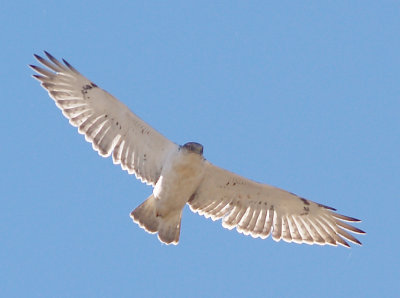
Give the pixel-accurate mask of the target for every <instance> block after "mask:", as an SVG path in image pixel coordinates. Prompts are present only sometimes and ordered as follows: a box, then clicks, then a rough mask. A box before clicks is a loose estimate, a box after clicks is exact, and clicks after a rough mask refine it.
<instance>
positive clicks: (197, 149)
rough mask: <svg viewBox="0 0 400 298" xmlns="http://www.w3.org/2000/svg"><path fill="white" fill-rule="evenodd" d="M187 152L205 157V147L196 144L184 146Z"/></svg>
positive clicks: (191, 143) (190, 143)
mask: <svg viewBox="0 0 400 298" xmlns="http://www.w3.org/2000/svg"><path fill="white" fill-rule="evenodd" d="M182 148H185V149H186V150H187V151H190V152H193V153H197V154H200V155H203V145H201V144H199V143H195V142H189V143H186V144H185V145H183V146H182Z"/></svg>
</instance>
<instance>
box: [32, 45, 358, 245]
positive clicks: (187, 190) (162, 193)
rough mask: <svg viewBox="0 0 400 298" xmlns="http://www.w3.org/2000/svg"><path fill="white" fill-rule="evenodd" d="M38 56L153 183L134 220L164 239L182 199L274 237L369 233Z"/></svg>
mask: <svg viewBox="0 0 400 298" xmlns="http://www.w3.org/2000/svg"><path fill="white" fill-rule="evenodd" d="M45 54H46V56H47V58H48V59H49V60H46V59H43V58H42V57H40V56H37V55H35V57H36V58H37V60H38V61H39V62H40V63H41V64H43V65H44V66H46V67H47V68H48V69H49V70H47V69H44V68H41V67H38V66H34V65H31V67H32V68H33V69H34V70H35V71H36V72H37V73H39V75H34V77H35V78H36V79H38V80H39V81H40V82H41V85H42V86H43V88H45V89H46V90H47V91H48V92H49V95H50V97H51V98H53V99H54V101H55V102H56V105H57V106H58V107H59V108H60V109H61V110H62V112H63V114H64V116H66V117H67V118H68V119H69V121H70V123H71V124H72V125H73V126H76V127H78V131H79V133H81V134H84V135H85V138H86V140H87V141H88V142H91V143H92V145H93V148H94V150H96V151H98V152H99V154H100V155H102V156H105V157H107V156H110V155H111V154H112V157H113V161H114V163H116V164H121V167H122V168H123V169H124V170H127V171H128V172H129V173H134V174H135V175H136V177H137V178H139V179H141V180H142V181H143V182H146V183H147V184H150V185H152V186H154V191H153V194H152V195H151V196H150V197H149V198H148V199H147V200H146V201H145V202H144V203H143V204H141V205H140V206H139V207H137V208H136V209H135V210H134V211H132V213H131V217H132V219H133V220H134V221H135V222H137V223H138V224H139V225H140V226H141V227H142V228H144V229H145V230H146V231H148V232H150V233H158V237H159V239H160V240H161V241H162V242H165V243H167V244H169V243H173V244H177V243H178V241H179V232H180V222H181V215H182V209H183V207H184V205H185V204H186V203H187V204H189V206H190V208H191V210H192V211H194V212H197V213H199V214H201V215H204V216H205V217H211V219H212V220H218V219H222V225H223V226H224V227H225V228H228V229H233V228H236V229H237V230H238V231H239V232H240V233H243V234H245V235H251V236H253V237H261V238H266V237H268V236H269V235H271V236H272V238H273V239H274V240H276V241H279V240H281V239H283V240H284V241H287V242H295V243H307V244H320V245H325V244H329V245H337V244H340V245H343V246H347V247H348V246H349V245H348V243H347V242H346V240H349V241H351V242H354V243H357V244H361V243H360V242H359V241H358V240H357V239H356V238H355V237H354V236H352V235H351V234H349V233H348V232H346V230H347V231H350V232H353V233H358V234H363V233H364V232H363V231H362V230H360V229H357V228H355V227H353V226H351V225H349V224H347V223H346V222H358V221H359V220H358V219H355V218H352V217H347V216H343V215H340V214H338V213H335V212H334V211H335V209H333V208H331V207H327V206H324V205H321V204H318V203H314V202H312V201H310V200H306V199H304V198H301V197H298V196H296V195H295V194H292V193H289V192H287V191H284V190H281V189H279V188H276V187H273V186H269V185H266V184H260V183H256V182H254V181H251V180H249V179H246V178H243V177H241V176H239V175H236V174H234V173H231V172H228V171H226V170H223V169H221V168H219V167H216V166H214V165H212V164H211V163H209V162H208V161H207V160H205V159H204V158H203V147H202V146H201V145H200V144H197V143H193V142H191V143H187V144H185V145H184V146H178V145H177V144H175V143H173V142H171V141H170V140H168V139H167V138H165V137H164V136H162V135H161V134H160V133H158V132H157V131H156V130H154V129H153V128H151V127H150V126H149V125H148V124H146V123H145V122H144V121H143V120H141V119H140V118H139V117H137V116H136V115H135V114H133V113H132V112H131V111H130V110H129V109H128V108H127V107H126V106H125V105H124V104H123V103H121V102H120V101H118V100H117V99H116V98H114V97H113V96H112V95H111V94H109V93H108V92H106V91H105V90H103V89H100V88H99V87H98V86H97V85H95V84H94V83H92V82H91V81H89V80H88V79H87V78H85V77H84V76H82V75H81V74H80V73H79V72H78V71H77V70H76V69H75V68H73V67H72V66H71V65H70V64H69V63H68V62H66V61H65V60H63V62H64V64H62V63H60V62H59V61H58V60H56V59H55V58H54V57H53V56H51V55H50V54H49V53H47V52H45Z"/></svg>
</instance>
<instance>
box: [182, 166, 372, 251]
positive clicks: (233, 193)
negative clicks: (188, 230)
mask: <svg viewBox="0 0 400 298" xmlns="http://www.w3.org/2000/svg"><path fill="white" fill-rule="evenodd" d="M206 163H207V165H206V172H205V178H204V180H203V182H202V184H201V185H200V187H199V188H198V190H197V191H196V193H195V194H194V195H193V196H192V198H191V199H190V200H189V202H188V204H189V205H190V208H191V210H192V211H194V212H197V213H199V214H200V215H204V216H205V217H207V218H208V217H211V219H212V220H217V219H220V218H223V220H222V225H223V227H225V228H227V229H233V228H235V227H236V229H237V230H238V232H240V233H243V234H245V235H249V234H250V235H251V236H253V237H261V238H266V237H268V236H269V235H270V234H271V235H272V238H273V239H274V240H275V241H279V240H281V239H283V240H284V241H286V242H292V241H293V242H295V243H307V244H319V245H325V244H330V245H334V246H336V245H337V244H341V245H343V246H347V247H349V244H348V243H347V242H346V241H345V239H347V240H350V241H351V242H354V243H357V244H360V245H361V242H360V241H358V240H357V239H356V238H355V237H354V236H352V235H350V234H349V233H347V232H346V231H345V230H348V231H351V232H354V233H358V234H364V232H363V231H362V230H360V229H357V228H355V227H353V226H351V225H349V224H347V223H345V222H346V221H347V222H358V221H359V220H358V219H355V218H352V217H348V216H344V215H340V214H338V213H335V212H334V211H335V209H333V208H331V207H328V206H324V205H321V204H318V203H315V202H312V201H309V200H306V199H304V198H301V197H298V196H296V195H295V194H292V193H290V192H287V191H284V190H282V189H279V188H276V187H273V186H269V185H266V184H260V183H256V182H254V181H251V180H248V179H246V178H243V177H241V176H239V175H236V174H234V173H231V172H228V171H226V170H224V169H221V168H219V167H216V166H214V165H212V164H211V163H209V162H207V161H206Z"/></svg>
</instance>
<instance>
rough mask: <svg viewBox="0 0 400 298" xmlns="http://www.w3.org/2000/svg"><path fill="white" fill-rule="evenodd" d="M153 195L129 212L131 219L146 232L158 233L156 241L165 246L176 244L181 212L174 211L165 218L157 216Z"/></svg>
mask: <svg viewBox="0 0 400 298" xmlns="http://www.w3.org/2000/svg"><path fill="white" fill-rule="evenodd" d="M155 203H156V202H155V198H154V196H153V195H151V196H149V197H148V198H147V200H146V201H144V202H143V203H142V204H141V205H139V206H138V207H137V208H136V209H135V210H133V211H132V212H131V218H132V219H133V221H134V222H136V223H137V224H138V225H139V226H140V227H141V228H143V229H145V230H146V231H147V232H149V233H151V234H154V233H158V239H160V241H161V242H163V243H166V244H175V245H176V244H178V242H179V234H180V229H181V217H182V210H174V211H172V212H170V213H168V214H167V215H165V216H159V215H158V214H157V206H156V204H155Z"/></svg>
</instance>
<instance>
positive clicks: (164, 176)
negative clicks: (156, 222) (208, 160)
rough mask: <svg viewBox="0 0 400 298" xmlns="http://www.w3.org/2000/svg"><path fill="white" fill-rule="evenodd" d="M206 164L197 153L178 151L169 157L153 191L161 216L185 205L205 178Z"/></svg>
mask: <svg viewBox="0 0 400 298" xmlns="http://www.w3.org/2000/svg"><path fill="white" fill-rule="evenodd" d="M204 164H205V163H204V159H203V157H202V156H201V155H199V154H196V153H185V152H182V151H178V152H177V153H176V154H173V155H172V156H171V157H170V158H169V160H168V161H167V162H166V164H165V166H164V168H163V170H162V172H161V176H160V179H159V180H158V182H157V184H156V186H155V187H154V191H153V194H154V197H155V198H156V202H157V213H158V214H159V215H160V216H166V215H167V214H168V213H170V212H171V211H174V210H180V209H182V208H183V207H184V206H185V204H186V203H187V201H188V200H189V199H190V197H191V195H192V194H193V193H194V192H195V191H196V189H197V188H198V186H199V184H200V182H201V180H202V178H203V175H204Z"/></svg>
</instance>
